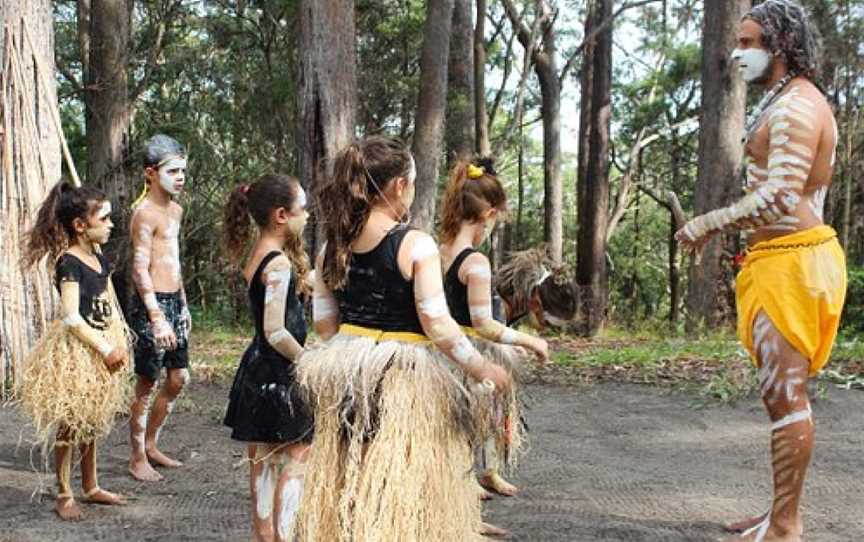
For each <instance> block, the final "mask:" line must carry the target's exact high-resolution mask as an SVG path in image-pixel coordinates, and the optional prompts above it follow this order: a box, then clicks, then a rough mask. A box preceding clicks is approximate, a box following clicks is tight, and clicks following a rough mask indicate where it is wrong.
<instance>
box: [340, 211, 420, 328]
mask: <svg viewBox="0 0 864 542" xmlns="http://www.w3.org/2000/svg"><path fill="white" fill-rule="evenodd" d="M409 231H411V228H409V227H408V226H403V225H398V226H395V227H393V228H392V229H391V230H390V231H389V232H387V235H385V236H384V238H383V239H382V240H381V242H380V243H378V245H377V246H376V247H375V248H373V249H372V250H370V251H368V252H363V253H361V254H358V253H353V254H352V255H351V259H350V260H349V263H348V281H347V283H346V285H345V287H344V288H342V289H341V290H336V291H334V292H333V295H334V297H336V300H337V301H338V302H339V313H340V315H341V317H342V318H341V319H342V323H343V324H353V325H356V326H363V327H369V328H374V329H381V330H384V331H409V332H413V333H423V328H422V327H421V326H420V318H419V317H418V316H417V307H416V305H415V303H414V281H413V280H406V279H405V277H403V276H402V272H401V271H400V270H399V263H398V255H399V247H400V246H401V245H402V240H403V239H405V235H406V234H407V233H408V232H409Z"/></svg>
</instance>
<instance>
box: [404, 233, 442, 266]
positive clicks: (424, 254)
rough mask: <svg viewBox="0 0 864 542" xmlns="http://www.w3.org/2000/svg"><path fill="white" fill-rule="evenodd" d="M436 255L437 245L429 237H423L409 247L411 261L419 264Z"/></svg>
mask: <svg viewBox="0 0 864 542" xmlns="http://www.w3.org/2000/svg"><path fill="white" fill-rule="evenodd" d="M436 254H438V245H436V244H435V241H433V240H432V238H431V237H429V236H426V235H423V236H420V237H418V238H417V240H416V241H414V246H413V247H411V261H412V262H420V261H423V260H425V259H426V258H429V257H430V256H434V255H436Z"/></svg>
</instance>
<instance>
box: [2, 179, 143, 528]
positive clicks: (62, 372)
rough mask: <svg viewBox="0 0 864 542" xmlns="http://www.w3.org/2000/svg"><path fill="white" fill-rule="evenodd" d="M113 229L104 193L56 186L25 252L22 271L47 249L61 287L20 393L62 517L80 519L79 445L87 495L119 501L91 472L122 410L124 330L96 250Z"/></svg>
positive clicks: (127, 337) (127, 342) (107, 272)
mask: <svg viewBox="0 0 864 542" xmlns="http://www.w3.org/2000/svg"><path fill="white" fill-rule="evenodd" d="M112 228H113V223H112V222H111V204H110V203H109V202H108V201H107V200H106V198H105V196H104V195H103V194H102V193H101V192H99V191H98V190H94V189H92V188H87V187H83V188H75V187H73V186H72V185H70V184H67V183H59V184H57V185H56V186H55V187H54V188H53V189H52V190H51V192H50V193H49V194H48V198H47V199H46V200H45V202H44V203H43V204H42V207H41V208H40V209H39V213H38V216H37V221H36V225H35V226H34V227H33V229H32V230H31V231H30V232H29V233H28V237H27V245H26V247H25V254H24V259H23V264H24V266H25V267H27V268H29V267H32V266H33V265H35V264H36V263H38V262H40V261H41V260H42V258H43V257H44V256H46V255H48V257H49V261H51V262H54V264H55V281H56V286H57V289H58V290H59V291H60V302H61V311H60V313H61V315H60V318H59V319H57V320H55V321H54V322H52V323H51V324H50V325H49V327H48V329H47V330H46V332H45V334H44V335H43V336H42V337H41V338H40V339H39V341H38V342H37V344H36V346H35V347H34V348H33V350H32V351H31V352H30V353H29V354H28V356H27V359H26V362H25V363H26V365H25V369H24V378H23V380H22V383H21V387H20V389H19V391H18V393H19V395H20V399H21V405H22V407H23V409H24V411H25V413H26V414H27V415H28V416H29V417H30V419H31V421H32V423H33V425H34V427H35V431H36V435H35V440H36V442H37V443H38V444H40V445H42V448H43V451H45V450H47V446H48V444H49V443H51V441H52V439H53V440H54V460H55V468H56V474H57V486H58V492H57V502H56V507H55V510H56V512H57V514H58V515H59V516H60V517H61V518H62V519H64V520H78V519H80V518H81V509H80V507H79V506H78V504H77V503H76V501H75V498H74V495H73V492H72V486H71V472H72V454H73V450H74V449H75V448H79V450H80V452H81V478H82V485H83V489H84V499H85V500H86V501H88V502H94V503H100V504H123V503H124V502H125V501H124V499H123V497H121V496H120V495H116V494H114V493H110V492H108V491H105V490H103V489H101V488H100V487H99V484H98V481H97V476H96V440H97V439H98V438H100V437H103V436H105V435H106V434H107V433H108V432H109V431H110V430H111V427H112V426H113V423H114V416H115V415H116V414H117V413H118V412H123V411H124V410H125V408H126V400H127V396H128V391H129V387H128V380H127V378H126V377H127V371H126V370H125V369H126V367H127V366H128V349H129V345H130V344H131V340H130V335H129V333H128V332H127V328H126V324H125V322H124V320H123V316H122V313H121V312H120V307H119V305H118V303H117V299H116V296H115V295H114V290H113V288H112V286H111V280H110V278H111V268H110V264H109V262H108V260H107V259H106V258H105V257H104V256H103V255H102V253H101V250H100V248H99V247H100V246H101V245H103V244H104V243H106V242H107V241H108V238H109V236H110V235H111V229H112ZM58 256H59V257H58Z"/></svg>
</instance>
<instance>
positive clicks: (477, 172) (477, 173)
mask: <svg viewBox="0 0 864 542" xmlns="http://www.w3.org/2000/svg"><path fill="white" fill-rule="evenodd" d="M485 173H486V170H485V169H483V168H482V167H480V166H475V165H474V164H468V178H469V179H479V178H480V177H482V176H483V174H485Z"/></svg>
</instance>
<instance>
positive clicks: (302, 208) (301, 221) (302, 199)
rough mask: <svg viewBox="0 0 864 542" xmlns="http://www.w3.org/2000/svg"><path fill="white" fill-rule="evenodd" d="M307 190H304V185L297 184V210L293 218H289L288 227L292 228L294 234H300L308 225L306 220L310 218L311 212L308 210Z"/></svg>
mask: <svg viewBox="0 0 864 542" xmlns="http://www.w3.org/2000/svg"><path fill="white" fill-rule="evenodd" d="M306 204H307V200H306V191H305V190H303V187H302V186H300V185H297V205H296V208H297V209H299V210H296V211H295V212H294V213H293V214H292V215H291V218H289V219H288V228H289V229H290V230H291V233H293V234H294V235H300V234H301V233H303V229H304V228H305V227H306V221H307V220H308V218H309V213H307V212H306Z"/></svg>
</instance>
